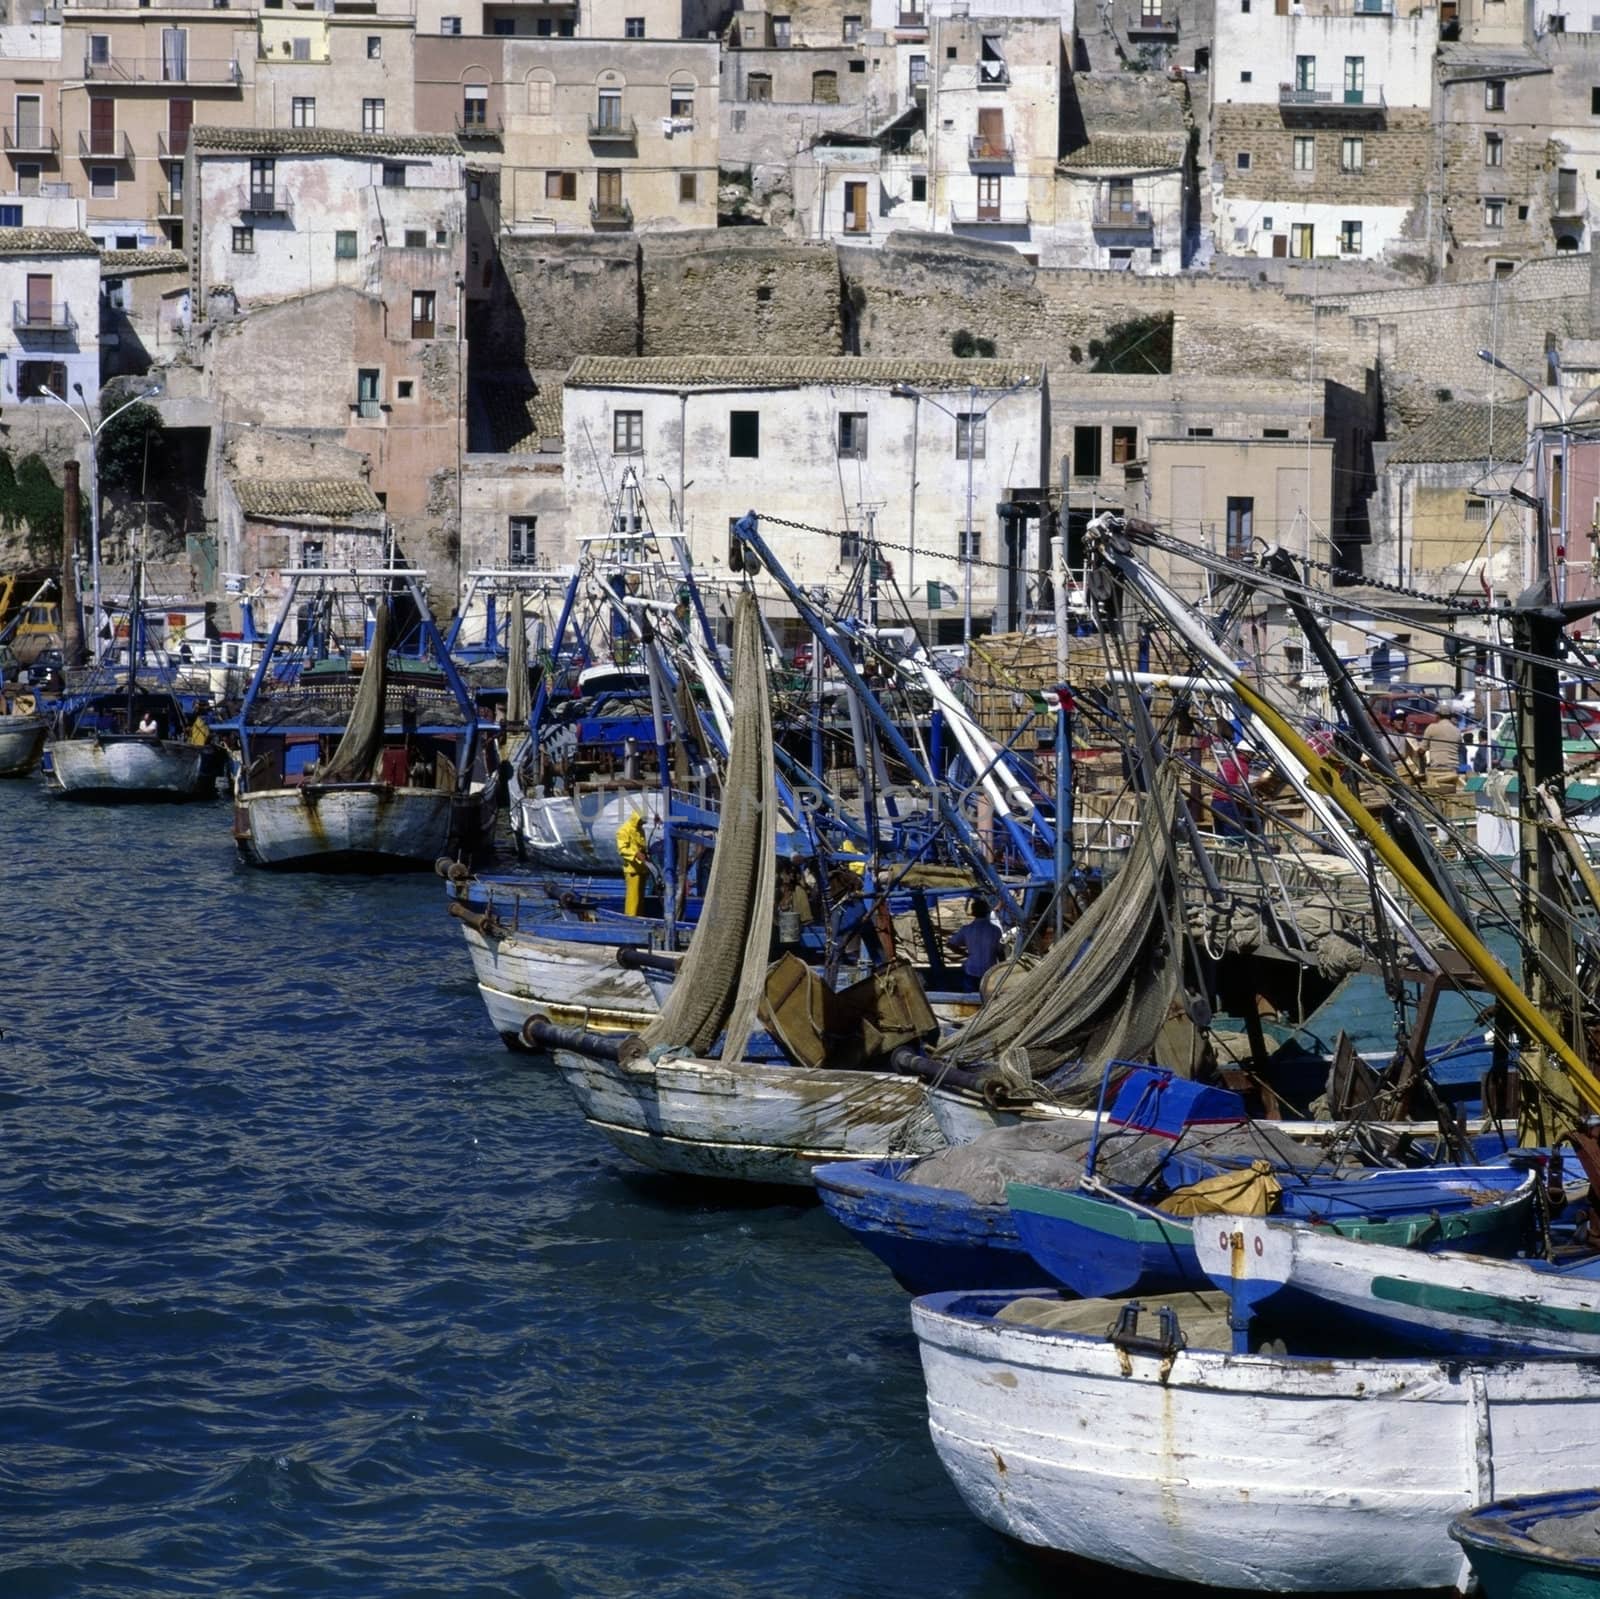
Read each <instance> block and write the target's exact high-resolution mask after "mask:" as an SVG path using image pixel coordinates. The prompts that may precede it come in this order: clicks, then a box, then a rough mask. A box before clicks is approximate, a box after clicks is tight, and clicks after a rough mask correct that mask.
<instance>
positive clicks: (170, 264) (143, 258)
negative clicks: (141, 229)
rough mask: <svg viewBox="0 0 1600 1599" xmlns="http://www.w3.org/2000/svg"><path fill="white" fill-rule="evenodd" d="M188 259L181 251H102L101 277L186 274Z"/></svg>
mask: <svg viewBox="0 0 1600 1599" xmlns="http://www.w3.org/2000/svg"><path fill="white" fill-rule="evenodd" d="M188 270H189V258H188V256H186V255H185V254H184V253H183V251H182V250H102V251H101V252H100V272H101V275H102V276H103V277H113V278H115V277H121V278H128V277H133V276H135V275H137V274H138V273H141V272H187V271H188Z"/></svg>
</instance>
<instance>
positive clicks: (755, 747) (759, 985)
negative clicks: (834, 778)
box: [642, 593, 777, 1060]
mask: <svg viewBox="0 0 1600 1599" xmlns="http://www.w3.org/2000/svg"><path fill="white" fill-rule="evenodd" d="M763 649H764V645H763V640H762V636H761V617H760V613H759V612H758V611H757V609H756V601H755V597H754V596H753V595H751V594H749V593H743V594H741V595H740V596H739V601H738V605H737V606H736V607H735V610H734V613H733V739H732V742H731V745H730V747H729V751H728V768H727V777H726V779H725V781H724V785H723V792H722V819H721V825H720V826H719V827H718V829H717V847H716V849H715V850H714V851H713V852H712V856H711V875H710V878H709V880H708V881H707V884H706V892H705V899H704V902H703V905H702V908H701V913H700V920H699V922H698V923H697V924H696V927H695V932H694V937H693V938H692V939H690V941H689V949H688V952H687V953H686V954H685V955H684V958H683V962H682V964H681V965H680V966H679V968H678V975H677V979H676V981H674V983H673V985H672V991H671V993H670V994H669V995H668V997H667V1001H666V1003H665V1004H664V1005H663V1006H662V1007H661V1014H660V1016H658V1017H657V1018H656V1020H655V1021H654V1022H652V1023H651V1025H650V1026H649V1027H648V1028H647V1029H646V1030H645V1032H644V1033H643V1035H642V1043H643V1045H644V1047H645V1048H646V1049H647V1050H650V1051H652V1052H654V1051H657V1050H661V1049H669V1048H680V1049H684V1050H687V1051H688V1052H689V1053H691V1054H695V1055H703V1054H705V1053H706V1052H707V1051H708V1050H709V1049H710V1048H711V1046H712V1044H714V1043H715V1042H716V1039H717V1035H718V1034H719V1033H721V1034H723V1045H722V1058H723V1059H724V1060H737V1059H739V1058H740V1057H741V1056H742V1055H743V1054H744V1049H745V1045H746V1044H747V1043H748V1042H749V1039H750V1034H751V1032H752V1031H753V1030H754V1028H755V1025H756V1009H757V1006H758V1005H759V1004H760V1001H761V994H762V989H763V986H764V984H765V982H766V976H767V953H768V947H769V944H770V940H771V937H772V895H773V877H774V862H775V852H776V848H777V840H776V823H775V817H776V811H777V805H776V789H777V776H776V773H775V771H774V768H773V753H772V748H773V746H772V709H771V706H770V705H769V703H768V700H767V673H766V661H765V658H764V655H763Z"/></svg>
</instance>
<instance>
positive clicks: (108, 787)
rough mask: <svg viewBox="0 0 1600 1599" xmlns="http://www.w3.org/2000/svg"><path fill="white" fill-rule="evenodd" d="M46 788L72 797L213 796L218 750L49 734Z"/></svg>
mask: <svg viewBox="0 0 1600 1599" xmlns="http://www.w3.org/2000/svg"><path fill="white" fill-rule="evenodd" d="M46 748H47V750H48V752H49V756H50V787H51V789H52V790H53V791H54V792H56V793H58V794H64V795H67V796H68V797H71V798H77V799H101V800H193V799H215V798H216V794H217V780H218V778H219V777H221V775H222V765H223V758H222V751H221V750H220V749H219V748H218V747H216V746H215V745H210V744H189V743H186V742H183V741H180V740H176V739H155V738H141V737H138V736H136V735H129V734H106V735H103V736H101V737H97V738H65V739H52V740H51V741H50V743H49V744H48V745H47V746H46Z"/></svg>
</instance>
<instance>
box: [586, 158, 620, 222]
mask: <svg viewBox="0 0 1600 1599" xmlns="http://www.w3.org/2000/svg"><path fill="white" fill-rule="evenodd" d="M594 203H595V207H596V209H597V210H599V211H602V212H604V213H605V214H606V215H607V216H610V217H626V215H627V213H626V212H625V211H624V210H623V209H622V172H621V169H620V168H616V167H614V168H612V169H611V170H610V171H609V172H597V173H595V175H594Z"/></svg>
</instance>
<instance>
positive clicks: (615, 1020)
mask: <svg viewBox="0 0 1600 1599" xmlns="http://www.w3.org/2000/svg"><path fill="white" fill-rule="evenodd" d="M461 931H462V934H463V936H464V937H465V938H466V941H467V949H468V951H469V952H470V954H471V955H472V970H473V973H474V975H475V976H476V977H477V979H478V992H479V993H480V994H481V995H483V1002H484V1004H485V1005H486V1006H487V1007H488V1010H489V1018H490V1020H491V1021H492V1022H493V1023H494V1028H495V1031H496V1032H497V1033H499V1034H500V1036H501V1037H502V1038H503V1039H505V1040H506V1042H507V1043H513V1040H514V1041H515V1043H514V1047H518V1048H520V1047H521V1042H522V1024H523V1022H525V1021H526V1020H527V1019H528V1018H529V1017H530V1016H538V1017H541V1018H542V1019H543V1020H545V1021H549V1022H555V1023H556V1024H557V1025H558V1026H561V1027H587V1028H589V1029H590V1030H591V1031H593V1032H598V1033H636V1032H638V1031H639V1029H640V1028H641V1027H648V1026H649V1024H650V1022H651V1021H652V1020H653V1019H654V1017H655V1014H656V1010H657V1006H656V1003H655V998H654V996H653V995H652V994H651V992H650V987H649V984H647V983H646V982H645V980H644V978H643V976H642V975H641V974H640V973H638V972H631V971H624V970H623V968H622V967H620V966H618V965H617V963H616V959H615V956H614V955H613V953H612V951H611V950H609V949H607V948H605V947H603V946H599V947H597V946H595V945H589V944H563V943H561V942H559V941H558V940H556V939H553V938H538V937H527V936H524V935H521V934H514V935H506V936H501V937H485V936H484V935H483V934H482V933H480V932H479V931H478V930H477V929H476V928H473V927H468V926H466V925H465V924H464V923H463V924H462V928H461ZM513 1022H514V1025H510V1024H512V1023H513ZM508 1025H509V1031H508Z"/></svg>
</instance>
